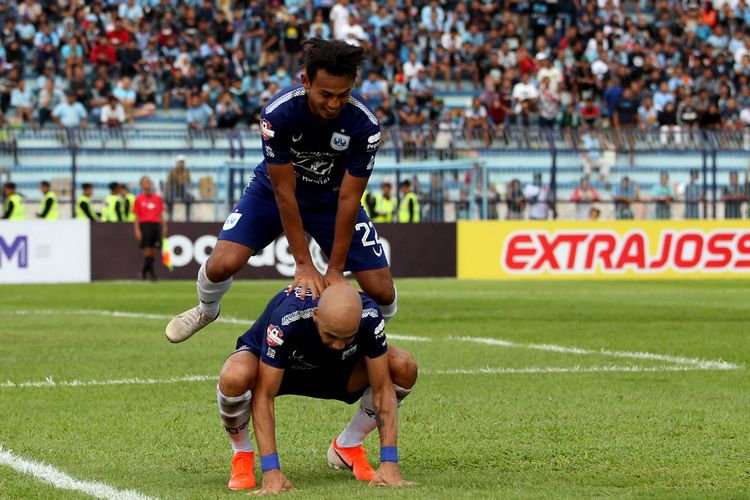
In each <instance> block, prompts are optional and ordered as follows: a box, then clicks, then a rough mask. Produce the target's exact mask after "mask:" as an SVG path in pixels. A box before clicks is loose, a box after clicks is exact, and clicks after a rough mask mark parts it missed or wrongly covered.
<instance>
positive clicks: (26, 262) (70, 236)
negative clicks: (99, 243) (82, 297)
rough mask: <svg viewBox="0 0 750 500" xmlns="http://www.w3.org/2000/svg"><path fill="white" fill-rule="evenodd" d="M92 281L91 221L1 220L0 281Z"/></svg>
mask: <svg viewBox="0 0 750 500" xmlns="http://www.w3.org/2000/svg"><path fill="white" fill-rule="evenodd" d="M89 281H91V228H90V226H89V221H82V220H60V221H0V284H5V283H85V282H89Z"/></svg>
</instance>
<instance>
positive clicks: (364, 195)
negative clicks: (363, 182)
mask: <svg viewBox="0 0 750 500" xmlns="http://www.w3.org/2000/svg"><path fill="white" fill-rule="evenodd" d="M368 196H370V190H369V189H365V192H364V193H362V199H361V200H359V201H360V203H361V204H362V208H364V209H365V213H366V214H367V216H368V217H372V214H371V213H370V207H369V205H368V203H367V197H368Z"/></svg>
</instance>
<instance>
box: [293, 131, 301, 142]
mask: <svg viewBox="0 0 750 500" xmlns="http://www.w3.org/2000/svg"><path fill="white" fill-rule="evenodd" d="M301 140H302V132H300V133H299V135H292V142H299V141H301Z"/></svg>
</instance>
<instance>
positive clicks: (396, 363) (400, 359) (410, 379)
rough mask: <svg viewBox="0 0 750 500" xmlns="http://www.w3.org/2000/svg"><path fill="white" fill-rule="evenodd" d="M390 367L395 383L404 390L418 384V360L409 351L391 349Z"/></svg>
mask: <svg viewBox="0 0 750 500" xmlns="http://www.w3.org/2000/svg"><path fill="white" fill-rule="evenodd" d="M388 352H389V359H388V362H389V365H390V367H391V379H393V383H394V384H396V385H398V386H399V387H403V388H404V389H411V388H412V387H414V384H415V383H416V382H417V375H418V372H419V370H418V368H417V360H416V358H415V357H414V356H413V355H412V353H410V352H409V351H405V350H403V349H396V348H390V349H389V351H388Z"/></svg>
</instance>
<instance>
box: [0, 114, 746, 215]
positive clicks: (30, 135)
mask: <svg viewBox="0 0 750 500" xmlns="http://www.w3.org/2000/svg"><path fill="white" fill-rule="evenodd" d="M0 139H2V140H0V161H2V164H0V169H2V168H5V169H6V170H8V171H9V172H10V177H11V178H14V177H17V176H18V175H21V174H24V175H25V177H24V178H25V179H26V181H25V186H27V187H30V186H31V185H32V184H33V182H34V180H35V178H36V177H38V178H42V177H45V176H47V175H49V173H50V172H64V173H65V174H66V175H67V176H68V178H69V179H70V184H71V186H77V185H78V183H79V180H80V178H81V177H82V176H83V177H85V176H86V175H89V174H91V173H92V172H96V171H98V172H110V171H111V172H124V173H133V172H151V173H154V174H158V175H162V174H165V173H166V172H167V171H168V169H169V166H170V165H169V161H168V158H169V157H171V156H173V155H174V154H177V153H182V154H185V155H187V156H188V157H191V156H195V157H196V158H198V160H197V161H195V162H193V164H192V166H191V170H194V171H197V172H201V173H204V174H206V175H207V176H210V177H212V179H213V183H214V184H215V187H216V189H215V193H216V194H215V195H214V196H213V197H212V198H208V197H206V198H203V199H200V200H197V202H198V203H210V204H214V205H215V207H216V208H215V210H214V212H215V214H216V215H215V217H216V218H221V217H222V216H223V213H225V212H226V210H227V209H228V208H229V207H231V205H232V203H233V202H234V201H235V200H236V199H237V198H238V197H239V195H240V194H241V189H242V187H243V186H244V184H245V182H246V181H247V180H248V179H249V178H250V176H251V175H252V170H253V169H254V167H255V165H256V163H257V162H258V161H259V160H260V159H261V158H262V150H261V138H260V132H259V130H258V129H257V127H250V128H235V129H213V130H208V131H190V130H188V129H187V128H186V127H184V126H182V125H181V124H180V125H149V126H145V127H141V126H139V127H122V128H117V129H110V128H97V127H88V128H81V129H67V130H66V129H55V128H46V129H34V128H24V129H15V130H14V129H5V130H4V131H3V134H2V135H1V136H0ZM749 151H750V129H744V130H737V131H717V130H699V129H675V128H672V129H668V130H667V129H665V130H661V129H651V130H619V131H618V130H614V129H595V130H585V131H584V130H574V129H565V130H560V129H543V128H523V127H506V128H478V129H473V130H470V129H467V128H465V127H463V126H461V125H460V124H458V123H445V124H440V125H439V126H435V127H402V128H399V127H391V128H388V129H386V130H384V134H383V143H382V145H381V148H380V152H379V153H378V163H377V167H376V169H375V173H374V175H373V178H372V183H371V187H372V188H374V189H377V187H378V184H379V183H380V182H381V181H383V180H389V181H391V182H392V183H395V184H398V182H400V181H401V180H402V179H410V180H413V181H415V184H416V191H417V192H418V194H419V196H420V200H421V201H422V207H423V211H424V213H423V216H424V218H425V219H426V220H451V219H461V218H496V217H498V218H505V217H508V216H509V214H510V211H509V210H505V209H506V208H507V199H506V196H505V190H504V189H497V188H496V186H499V185H500V184H507V183H509V182H510V181H511V180H513V179H519V180H527V179H528V178H530V177H531V175H532V174H533V173H543V174H544V177H545V180H544V184H545V185H546V186H547V187H548V188H549V195H548V201H549V206H550V214H551V216H552V217H557V216H561V217H567V216H569V214H570V212H571V211H570V208H569V205H570V204H571V202H570V201H569V199H568V196H567V195H568V193H569V192H570V191H571V190H572V189H573V188H574V187H575V185H577V183H578V182H579V179H580V178H581V177H583V176H585V175H587V174H588V175H590V176H591V181H592V183H593V185H594V186H595V187H597V188H598V189H600V190H602V191H603V192H604V193H605V196H604V197H603V198H604V199H603V200H602V201H601V204H606V205H611V204H612V203H613V200H612V197H613V189H612V186H613V185H616V183H617V180H618V178H619V177H622V176H630V177H635V178H640V182H641V184H642V186H643V187H644V188H645V190H648V188H649V187H650V185H651V184H653V183H654V182H655V181H656V178H657V177H658V173H659V172H660V171H662V170H665V171H667V172H669V173H670V174H672V175H673V177H672V179H673V180H682V181H684V180H685V178H686V177H687V176H688V174H689V172H690V171H691V170H698V171H699V172H700V181H699V184H700V187H701V190H702V192H703V194H704V196H703V197H702V199H701V216H702V217H705V218H717V217H721V216H722V214H721V212H722V210H721V208H722V199H723V195H722V190H723V188H724V187H725V185H726V182H725V178H724V175H725V174H726V173H728V172H729V171H732V170H744V169H745V168H747V163H748V152H749ZM609 154H611V155H612V156H613V161H612V165H610V167H609V170H610V172H608V176H609V177H608V178H604V177H601V176H600V177H597V176H596V172H595V171H592V170H591V168H587V159H586V158H587V157H588V156H592V155H596V156H599V157H602V156H604V157H606V156H607V155H609ZM44 155H52V156H54V157H55V159H56V161H57V163H56V165H55V166H53V165H51V164H50V162H46V161H45V160H44V158H46V157H45V156H44ZM113 155H114V156H115V157H117V156H126V155H129V157H132V158H133V159H134V160H133V162H132V164H129V165H125V166H123V165H119V166H118V165H113V164H111V163H112V162H111V160H110V159H111V158H112V157H113ZM149 155H150V156H149ZM155 155H162V156H163V157H164V161H158V162H155V161H153V158H154V157H155ZM62 156H65V157H67V158H68V160H65V161H63V160H62V159H61V157H62ZM82 156H84V157H86V158H87V159H89V160H90V159H91V158H100V160H101V161H99V162H94V164H93V165H85V166H82V165H81V164H80V161H79V160H80V158H81V157H82ZM144 158H146V159H145V160H144ZM149 158H151V160H149ZM209 158H210V159H211V161H208V159H209ZM614 158H616V159H614ZM35 176H36V177H35ZM651 179H653V180H651ZM743 180H744V179H743ZM394 191H395V192H396V194H397V193H398V190H394ZM74 199H75V189H71V190H70V201H73V200H74ZM63 201H65V200H63ZM677 201H680V200H677ZM682 201H684V200H682ZM638 203H639V204H642V205H644V206H646V207H647V208H646V210H643V213H644V216H648V214H649V213H650V212H651V211H652V210H653V209H652V208H648V207H651V206H652V205H653V204H654V202H653V200H650V199H649V198H648V197H647V196H643V197H642V199H640V200H639V201H638ZM566 207H567V208H566ZM504 210H505V212H504ZM675 212H680V210H679V209H677V210H675ZM566 214H568V215H566Z"/></svg>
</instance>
